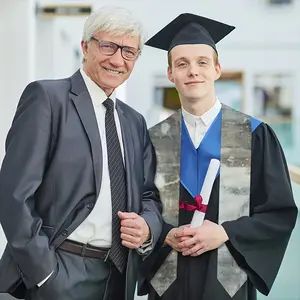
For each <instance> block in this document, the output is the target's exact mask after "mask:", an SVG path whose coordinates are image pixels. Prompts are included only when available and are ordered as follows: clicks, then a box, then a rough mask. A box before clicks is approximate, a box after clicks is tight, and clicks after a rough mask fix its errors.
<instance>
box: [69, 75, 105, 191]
mask: <svg viewBox="0 0 300 300" xmlns="http://www.w3.org/2000/svg"><path fill="white" fill-rule="evenodd" d="M71 83H72V87H71V94H72V95H71V98H72V101H73V103H74V105H75V107H76V110H77V113H78V115H79V117H80V120H81V122H82V125H83V127H84V129H85V132H86V134H87V136H88V139H89V142H90V146H91V153H92V158H93V166H94V176H95V185H96V192H97V197H98V195H99V192H100V185H101V180H102V163H103V161H102V147H101V139H100V134H99V129H98V123H97V119H96V115H95V111H94V107H93V103H92V99H91V97H90V94H89V93H88V90H87V88H86V85H85V83H84V80H83V78H82V76H81V74H80V71H77V72H76V73H75V74H74V75H73V76H72V77H71Z"/></svg>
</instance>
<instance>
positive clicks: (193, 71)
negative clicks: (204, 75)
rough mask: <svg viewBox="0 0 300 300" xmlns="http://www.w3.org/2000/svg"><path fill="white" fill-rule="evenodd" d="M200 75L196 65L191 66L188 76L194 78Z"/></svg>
mask: <svg viewBox="0 0 300 300" xmlns="http://www.w3.org/2000/svg"><path fill="white" fill-rule="evenodd" d="M198 75H199V67H198V66H195V65H191V66H190V67H189V70H188V76H190V77H194V76H198Z"/></svg>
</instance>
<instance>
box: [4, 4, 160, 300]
mask: <svg viewBox="0 0 300 300" xmlns="http://www.w3.org/2000/svg"><path fill="white" fill-rule="evenodd" d="M143 43H144V38H143V31H142V26H141V23H140V22H139V21H138V20H136V19H135V18H134V16H133V15H132V14H131V13H130V12H129V11H127V10H125V9H121V8H111V7H105V8H102V9H100V10H98V11H96V12H94V13H93V14H92V15H91V16H89V18H88V19H87V21H86V23H85V26H84V31H83V39H82V43H81V45H82V51H83V56H84V63H83V67H82V68H81V69H80V70H78V71H77V72H76V73H75V74H73V75H72V76H71V77H70V78H65V79H59V80H44V81H38V82H33V83H31V84H29V85H28V86H27V87H26V89H25V91H24V92H23V95H22V96H21V99H20V102H19V105H18V109H17V112H16V115H15V117H14V120H13V123H12V126H11V129H10V131H9V133H8V137H7V141H6V155H5V158H4V161H3V164H2V168H1V172H0V191H1V201H0V222H1V225H2V227H3V230H4V233H5V235H6V238H7V242H8V244H7V247H6V249H5V251H4V254H3V256H2V258H1V260H0V293H1V292H2V293H10V294H12V295H13V296H15V297H17V298H21V299H24V298H26V300H39V299H43V300H47V299H49V300H53V299H63V300H86V299H89V300H110V299H111V300H114V299H118V300H123V299H124V300H125V299H126V300H133V298H134V291H135V286H136V280H137V272H138V267H139V262H140V261H141V258H140V256H141V255H147V254H149V252H151V250H152V248H153V246H154V245H155V243H156V242H157V240H158V238H159V236H160V233H161V226H162V217H161V202H160V200H159V196H158V191H157V188H156V186H155V185H154V174H155V170H156V160H155V154H154V151H153V146H152V144H151V140H150V138H149V134H148V131H147V127H146V124H145V120H144V118H143V117H142V116H141V115H140V114H139V113H137V112H136V111H135V110H133V109H132V108H131V107H129V106H128V105H126V104H124V103H122V102H121V101H120V100H118V99H116V97H115V93H114V90H115V89H116V88H117V87H118V86H119V85H121V84H122V83H123V82H124V81H125V80H126V79H128V77H129V76H130V74H131V72H132V70H133V68H134V65H135V63H136V61H137V58H138V56H139V54H140V52H141V49H142V46H143ZM133 141H134V143H133ZM135 166H139V167H138V168H136V167H135Z"/></svg>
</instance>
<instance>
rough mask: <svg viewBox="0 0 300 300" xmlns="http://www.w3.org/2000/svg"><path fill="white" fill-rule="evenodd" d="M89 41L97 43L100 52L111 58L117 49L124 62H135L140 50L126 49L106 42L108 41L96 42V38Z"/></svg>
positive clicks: (126, 47)
mask: <svg viewBox="0 0 300 300" xmlns="http://www.w3.org/2000/svg"><path fill="white" fill-rule="evenodd" d="M91 40H93V41H95V42H97V43H98V45H99V48H100V51H101V52H102V53H104V54H106V55H109V56H112V55H114V54H115V53H116V52H117V51H118V49H119V48H120V49H121V55H122V57H123V58H124V59H126V60H135V59H136V58H137V57H138V56H139V54H140V52H141V51H140V50H139V49H136V48H133V47H128V46H120V45H118V44H115V43H113V42H108V41H100V40H97V39H96V38H94V37H92V38H91Z"/></svg>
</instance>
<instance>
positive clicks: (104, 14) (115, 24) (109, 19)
mask: <svg viewBox="0 0 300 300" xmlns="http://www.w3.org/2000/svg"><path fill="white" fill-rule="evenodd" d="M99 31H104V32H109V33H110V34H112V35H114V36H122V35H130V36H136V37H139V39H140V45H139V48H140V50H142V48H143V45H144V43H145V40H146V33H145V31H144V28H143V25H142V23H141V22H140V21H139V20H137V19H136V18H135V17H134V15H133V14H132V13H131V12H130V11H128V10H127V9H125V8H121V7H113V6H105V7H102V8H100V9H99V10H97V11H95V12H93V13H92V14H91V15H90V16H89V17H88V18H87V20H86V21H85V24H84V28H83V36H82V40H83V41H84V42H87V43H88V42H89V41H90V40H91V38H92V37H93V35H94V34H96V33H97V32H99Z"/></svg>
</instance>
